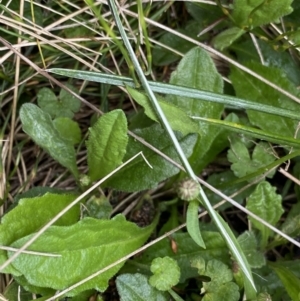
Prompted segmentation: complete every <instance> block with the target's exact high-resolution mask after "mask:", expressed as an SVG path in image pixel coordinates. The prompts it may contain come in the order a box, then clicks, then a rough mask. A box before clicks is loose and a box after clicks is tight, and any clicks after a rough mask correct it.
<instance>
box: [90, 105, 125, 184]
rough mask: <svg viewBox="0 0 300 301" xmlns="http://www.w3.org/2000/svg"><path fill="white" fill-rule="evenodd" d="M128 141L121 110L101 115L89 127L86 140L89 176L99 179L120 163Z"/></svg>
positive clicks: (92, 178) (93, 179)
mask: <svg viewBox="0 0 300 301" xmlns="http://www.w3.org/2000/svg"><path fill="white" fill-rule="evenodd" d="M127 142H128V136H127V120H126V116H125V114H124V112H123V111H122V110H114V111H111V112H109V113H106V114H104V115H103V116H101V117H100V118H99V119H98V120H97V122H96V123H95V124H94V125H93V127H92V128H90V129H89V138H88V140H87V142H86V146H87V150H88V165H89V176H90V178H91V180H92V181H95V180H99V179H101V178H102V177H104V176H106V175H107V174H109V173H110V172H111V171H113V170H114V169H115V168H116V167H117V166H118V165H121V164H122V159H123V157H124V155H125V152H126V146H127Z"/></svg>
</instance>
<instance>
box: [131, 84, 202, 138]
mask: <svg viewBox="0 0 300 301" xmlns="http://www.w3.org/2000/svg"><path fill="white" fill-rule="evenodd" d="M127 91H128V92H129V94H130V95H131V97H132V98H133V99H134V100H135V101H136V102H137V103H138V104H139V105H141V106H142V107H143V108H144V110H145V114H146V115H147V116H148V117H149V118H150V119H152V120H154V121H156V122H160V121H159V117H158V116H157V113H156V112H155V110H154V108H153V106H152V104H151V102H150V100H149V98H148V97H147V96H146V95H145V94H142V93H140V92H138V91H137V90H135V89H132V88H130V87H127ZM157 99H158V101H159V104H160V107H161V108H162V110H163V112H164V113H165V116H166V118H167V120H168V122H169V124H170V126H171V128H172V129H173V130H174V131H178V132H181V133H182V134H183V135H187V134H190V133H198V132H199V127H198V125H197V123H196V122H195V121H194V120H193V119H192V118H190V117H189V116H188V115H187V114H186V112H184V111H183V110H182V109H180V108H178V107H176V106H175V105H173V104H171V103H170V102H166V101H164V100H163V98H162V97H157Z"/></svg>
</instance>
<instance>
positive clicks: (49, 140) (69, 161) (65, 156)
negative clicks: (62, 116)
mask: <svg viewBox="0 0 300 301" xmlns="http://www.w3.org/2000/svg"><path fill="white" fill-rule="evenodd" d="M20 119H21V122H22V127H23V131H24V132H25V133H26V134H27V135H29V136H30V137H31V138H32V140H34V142H35V143H36V144H37V145H39V146H40V147H42V148H43V149H44V150H46V151H47V152H48V153H49V154H50V155H51V157H52V158H53V159H55V160H56V161H57V162H59V163H60V164H61V165H62V166H64V167H66V168H68V169H69V170H70V171H71V172H72V173H73V175H74V176H75V177H76V178H77V177H78V170H77V165H76V158H75V150H74V147H73V145H72V143H71V142H70V141H68V140H66V139H64V138H62V137H61V136H60V135H59V133H58V131H57V130H56V128H55V127H54V125H53V123H52V120H51V117H50V115H49V114H47V113H45V112H43V110H41V109H40V108H39V107H38V106H36V105H34V104H31V103H26V104H24V105H23V106H22V107H21V110H20Z"/></svg>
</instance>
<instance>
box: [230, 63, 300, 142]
mask: <svg viewBox="0 0 300 301" xmlns="http://www.w3.org/2000/svg"><path fill="white" fill-rule="evenodd" d="M245 65H246V67H248V68H250V69H252V70H255V72H257V73H258V74H259V75H261V76H263V77H264V78H266V79H268V80H270V81H271V82H273V83H274V84H277V85H278V86H279V87H281V88H283V89H285V90H287V91H288V92H290V93H292V94H294V95H299V92H298V91H297V89H296V86H295V85H293V84H292V83H291V82H290V81H289V80H288V79H287V77H286V75H285V73H284V71H282V70H280V69H277V68H271V67H267V66H263V65H261V64H259V63H254V62H252V63H247V64H245ZM230 79H231V81H232V84H233V86H234V89H235V91H236V94H237V96H239V97H244V98H248V99H251V100H253V101H255V102H257V103H261V104H267V105H271V106H273V107H274V108H285V109H289V110H293V111H294V112H297V113H298V114H300V105H299V104H297V103H295V102H294V101H292V100H291V99H289V98H288V97H287V96H284V95H283V94H281V93H280V92H278V91H276V90H274V89H273V88H271V87H270V86H268V85H266V84H264V83H263V82H261V81H260V80H258V79H256V78H254V77H252V76H251V75H249V74H246V73H244V72H242V71H240V70H238V69H236V68H233V69H232V71H231V76H230ZM247 114H248V117H249V120H250V122H251V123H252V124H253V125H255V126H257V127H259V128H261V129H263V130H265V131H267V132H270V133H275V134H278V133H280V135H282V136H287V137H294V133H295V130H296V128H297V125H298V121H294V120H291V119H289V118H285V117H279V116H274V115H270V114H266V113H261V112H254V111H253V110H247Z"/></svg>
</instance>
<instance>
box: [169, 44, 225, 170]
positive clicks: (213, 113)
mask: <svg viewBox="0 0 300 301" xmlns="http://www.w3.org/2000/svg"><path fill="white" fill-rule="evenodd" d="M170 83H171V84H175V85H179V86H185V87H191V88H197V89H201V90H206V91H212V92H217V93H222V92H223V80H222V77H221V75H220V74H219V73H218V72H217V70H216V67H215V65H214V63H213V60H212V59H211V57H210V56H209V54H208V53H207V52H206V51H205V50H203V49H201V48H199V47H196V48H193V49H192V50H190V51H189V52H188V53H187V54H186V55H185V56H184V57H183V59H182V60H181V61H180V63H179V65H178V67H177V68H176V71H174V72H173V73H172V75H171V79H170ZM166 100H167V101H170V102H171V103H172V104H174V105H176V106H178V107H179V108H181V109H183V110H184V111H185V112H186V113H187V114H188V115H189V116H201V117H210V118H215V119H220V117H221V114H222V112H223V109H224V106H223V105H221V104H216V103H208V102H205V101H204V102H203V101H199V100H197V99H194V98H188V97H182V96H175V95H168V96H167V98H166ZM198 124H199V127H200V137H199V139H198V142H197V145H196V147H195V150H194V153H193V154H194V155H193V156H192V157H191V158H190V160H189V161H190V163H191V165H192V167H193V169H194V171H195V172H196V173H198V172H200V169H201V168H202V167H203V165H202V162H201V158H202V157H204V156H205V155H206V154H207V152H209V150H210V146H211V144H212V142H213V141H214V139H215V138H216V136H217V135H218V133H219V129H218V128H216V127H214V126H210V125H208V124H205V123H203V122H198ZM199 162H200V163H199Z"/></svg>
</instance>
